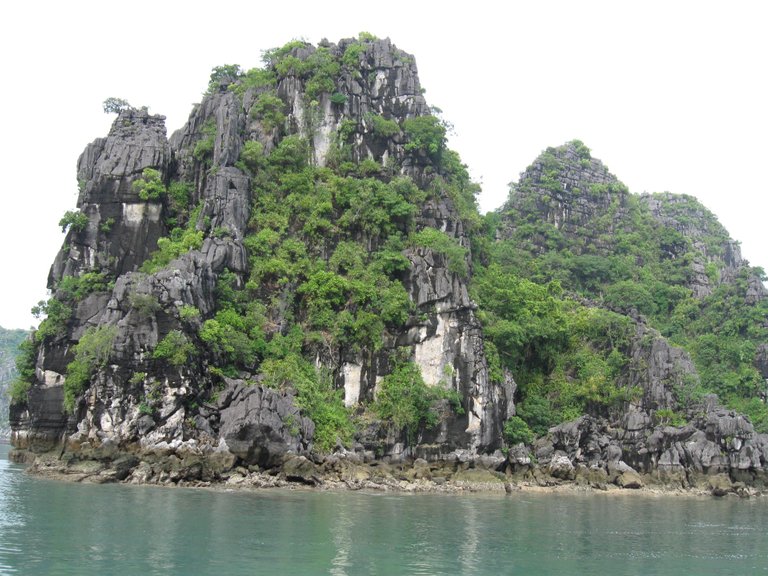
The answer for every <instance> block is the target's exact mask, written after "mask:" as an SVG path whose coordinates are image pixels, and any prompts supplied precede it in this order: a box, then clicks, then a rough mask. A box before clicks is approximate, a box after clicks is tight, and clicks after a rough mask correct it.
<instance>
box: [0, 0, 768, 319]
mask: <svg viewBox="0 0 768 576" xmlns="http://www.w3.org/2000/svg"><path fill="white" fill-rule="evenodd" d="M767 16H768V3H765V2H761V1H751V2H748V1H739V0H731V1H729V2H723V1H718V2H710V1H695V2H694V1H675V2H673V1H671V0H665V1H655V0H646V1H643V2H629V1H626V2H617V1H616V0H609V1H592V0H585V1H578V2H577V1H573V0H562V1H549V2H546V1H539V2H534V1H529V2H509V1H508V2H498V1H494V2H490V1H489V2H486V1H481V0H475V1H474V2H466V3H451V2H446V1H440V2H427V1H421V2H419V1H415V0H409V1H401V0H387V1H385V2H377V3H368V2H360V1H359V0H357V1H347V0H334V1H333V2H318V1H316V0H315V1H303V0H294V1H293V2H270V3H266V2H253V1H251V2H245V1H241V2H236V1H231V0H218V1H217V2H214V3H205V4H202V3H198V2H171V1H161V0H154V1H151V2H150V1H146V0H134V1H131V2H119V3H115V2H104V1H98V2H97V1H82V0H81V1H78V0H70V1H68V2H61V1H56V2H54V1H34V0H25V1H24V2H21V1H19V2H4V3H2V7H1V8H0V59H1V60H0V62H1V63H2V74H3V82H2V89H0V110H2V112H3V119H2V128H3V130H2V132H3V133H2V137H0V159H1V161H2V184H3V186H4V194H3V195H2V201H1V202H2V203H1V204H0V206H1V209H0V250H2V252H1V254H2V271H3V272H2V280H0V326H3V327H5V328H17V327H20V328H27V327H29V326H30V325H32V324H34V323H35V321H34V319H33V318H32V317H31V316H30V315H29V309H30V307H31V306H32V305H34V304H35V303H36V302H37V301H38V300H40V299H42V298H44V297H45V296H46V291H45V284H46V278H47V274H48V269H49V267H50V265H51V263H52V262H53V258H54V256H55V254H56V252H57V250H58V249H59V247H60V246H61V243H62V241H63V236H62V234H61V232H60V229H59V228H58V227H57V222H58V220H59V218H60V217H61V215H62V214H63V213H64V212H65V211H66V210H68V209H72V208H74V206H75V202H76V199H77V184H76V175H75V166H76V161H77V157H78V156H79V154H80V153H81V152H82V150H83V148H84V147H85V145H86V144H87V143H88V142H90V141H92V140H93V139H95V138H97V137H100V136H105V135H106V134H107V131H108V130H109V126H110V124H111V121H112V119H113V117H112V116H108V115H106V114H104V113H103V112H102V110H101V103H102V101H103V100H104V99H105V98H107V97H108V96H116V97H120V98H125V99H126V100H128V101H129V102H131V104H133V105H134V106H144V105H146V106H149V108H150V111H151V112H153V113H157V114H164V115H166V116H167V117H168V120H167V127H168V133H169V135H170V133H171V132H173V131H174V130H176V129H178V128H179V127H181V125H182V124H183V122H184V121H185V119H186V117H187V115H188V114H189V112H190V110H191V106H192V104H193V103H194V102H197V101H199V100H200V95H201V93H202V92H203V90H204V89H205V87H206V84H207V81H208V76H209V74H210V70H211V68H212V67H214V66H217V65H220V64H232V63H236V64H240V65H241V66H243V68H246V69H247V68H250V67H253V66H259V65H260V64H261V62H260V55H261V51H262V50H264V49H266V48H271V47H275V46H281V45H283V44H284V43H286V42H287V41H289V40H291V39H293V38H304V39H306V40H309V41H310V42H313V43H317V42H318V41H320V40H321V39H322V38H328V39H329V40H330V41H332V42H337V41H338V40H339V39H341V38H345V37H351V36H357V34H358V33H359V32H360V31H368V32H371V33H373V34H376V35H377V36H379V37H387V36H388V37H390V38H391V39H392V41H393V42H394V43H395V44H396V45H397V46H398V47H399V48H401V49H403V50H405V51H406V52H409V53H411V54H413V55H414V56H415V57H416V61H417V64H418V67H419V74H420V78H421V82H422V85H423V86H424V88H426V90H427V92H426V97H427V100H428V102H429V103H430V104H431V105H434V106H438V107H440V108H441V109H442V110H443V116H444V117H445V118H446V119H447V120H449V121H450V122H452V123H453V124H454V126H455V131H456V134H455V135H453V136H452V137H451V142H450V144H451V146H452V147H453V148H454V149H456V150H457V151H458V152H459V153H460V154H461V156H462V158H463V160H464V162H465V163H467V164H468V165H469V168H470V172H471V173H472V174H473V176H474V177H475V178H476V179H477V180H478V181H480V182H481V183H482V185H483V193H482V196H481V197H480V205H481V209H482V210H483V211H487V210H491V209H494V208H496V207H498V206H500V205H501V204H502V203H503V201H504V200H505V198H506V196H507V183H508V182H510V181H512V180H517V178H518V176H519V174H520V172H522V171H523V170H524V169H525V168H526V166H528V164H530V163H531V162H532V161H533V160H534V159H535V158H536V156H538V154H539V153H540V152H541V151H542V150H544V149H545V148H546V147H547V146H558V145H560V144H562V143H564V142H566V141H568V140H571V139H574V138H578V139H580V140H582V141H583V142H584V143H585V144H586V145H587V146H589V147H590V148H591V149H592V154H593V156H595V157H597V158H600V159H601V160H603V162H604V163H605V164H606V165H607V166H608V167H609V168H610V170H611V171H612V172H613V173H614V174H616V175H617V176H618V177H619V178H620V179H621V180H622V181H623V182H624V183H625V184H627V185H628V186H629V188H630V190H632V191H633V192H643V191H648V192H654V191H664V190H668V191H670V192H676V193H685V194H691V195H694V196H696V197H698V198H699V199H700V200H701V201H702V202H703V203H704V204H705V205H706V206H707V207H708V208H709V209H710V210H712V211H713V212H715V214H717V215H718V217H719V218H720V221H721V222H722V223H723V224H724V225H725V226H726V228H727V229H728V230H729V231H730V233H731V235H732V236H733V237H734V238H736V239H737V240H740V241H741V242H742V251H743V253H744V256H745V257H746V258H747V259H749V260H750V262H751V263H752V264H754V265H758V266H762V267H763V268H768V249H767V248H766V245H765V242H764V234H763V230H764V229H765V226H766V222H765V220H766V216H767V215H768V210H766V208H767V207H768V200H766V198H767V197H768V190H767V188H768V185H767V184H766V178H765V175H764V174H763V172H764V170H765V166H766V158H767V157H768V154H766V153H767V152H768V146H766V135H768V111H767V110H768V108H767V107H768V78H767V77H766V57H767V56H768V33H766V30H765V24H766V22H768V18H767Z"/></svg>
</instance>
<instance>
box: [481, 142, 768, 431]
mask: <svg viewBox="0 0 768 576" xmlns="http://www.w3.org/2000/svg"><path fill="white" fill-rule="evenodd" d="M574 152H575V153H574ZM580 169H583V170H591V171H592V172H593V173H595V172H597V173H598V174H599V175H600V176H606V175H607V176H606V182H605V183H600V184H591V185H589V186H584V189H578V188H572V189H570V190H569V192H568V193H567V194H564V192H563V183H562V182H564V181H566V180H565V178H568V177H570V178H573V174H575V173H578V172H579V170H580ZM581 198H587V199H588V201H587V202H586V203H580V201H581V200H580V199H581ZM577 205H578V206H579V208H578V209H577V208H576V206H577ZM651 205H654V206H655V209H656V210H657V211H658V214H657V216H656V217H654V216H653V214H652V213H651V210H650V208H649V207H650V206H651ZM562 206H565V208H562ZM571 206H573V208H571ZM585 206H587V208H586V209H587V210H590V211H591V212H592V213H591V214H589V216H588V218H587V220H586V221H579V220H578V218H579V214H578V212H583V211H584V210H585V208H584V207H585ZM571 209H572V210H573V212H572V215H571V216H566V217H564V218H559V217H556V216H553V214H559V211H560V210H564V211H568V210H571ZM566 213H567V212H566ZM569 218H570V219H569ZM487 221H488V227H489V228H490V229H491V230H492V232H491V234H495V230H497V229H499V230H503V233H502V236H504V239H503V241H501V242H497V243H495V244H494V245H493V247H492V249H491V251H490V255H489V259H490V260H491V261H492V262H494V263H495V265H494V266H492V267H490V268H489V269H487V270H484V271H482V273H481V274H480V275H479V282H478V285H477V297H478V299H479V300H480V304H481V307H482V308H483V309H484V310H485V314H486V321H487V334H488V336H489V337H490V339H491V340H492V342H493V343H494V344H495V346H496V348H497V349H498V350H499V351H500V355H499V356H500V358H501V360H502V364H503V365H504V366H506V367H508V368H510V369H511V370H512V371H513V373H514V374H515V377H516V378H517V379H518V382H519V383H520V384H521V400H522V403H521V414H525V413H526V410H527V408H528V407H529V406H530V404H531V402H535V403H536V404H537V406H539V405H541V406H543V407H544V408H546V410H545V412H546V413H547V414H550V415H553V414H554V415H556V416H554V417H552V418H551V420H550V421H551V422H554V421H557V420H559V419H561V418H566V417H570V416H572V415H573V414H575V413H576V412H578V411H580V410H586V409H587V408H589V406H590V405H592V407H593V408H594V401H595V400H597V402H598V404H602V405H606V404H610V403H612V402H615V401H617V400H621V399H622V398H623V397H624V395H626V394H631V391H623V392H621V391H616V390H614V389H611V387H610V386H607V387H602V386H601V385H600V384H598V383H600V382H602V383H606V382H610V381H611V380H612V379H615V377H616V375H617V373H618V371H620V369H621V366H622V365H623V364H624V363H626V360H627V359H626V358H625V357H624V354H626V351H627V348H626V346H627V344H628V337H629V333H628V332H627V330H628V325H627V324H626V320H627V318H626V317H624V316H620V315H619V314H612V313H610V312H607V311H606V310H605V308H607V309H610V310H615V311H616V312H618V313H620V314H625V313H634V312H633V311H636V312H639V313H640V314H642V315H643V316H645V317H646V318H647V320H648V321H649V322H650V323H651V325H652V326H654V327H656V328H657V329H659V330H660V331H661V333H662V334H663V335H664V336H666V337H668V338H669V339H671V341H672V342H673V343H674V344H676V345H679V346H682V347H683V348H685V349H686V350H688V351H689V352H690V353H691V354H692V357H693V359H694V361H695V363H696V367H697V369H698V372H699V375H700V387H699V388H698V390H697V391H695V392H694V393H695V394H701V393H703V392H707V391H709V392H715V393H717V394H718V395H719V396H720V397H721V399H723V400H724V401H726V402H727V403H728V404H729V405H731V406H732V407H735V408H738V409H740V410H743V411H745V412H746V413H748V414H749V415H750V416H751V417H752V420H753V422H754V424H755V425H756V426H757V427H758V429H760V430H764V431H768V424H766V422H768V418H767V416H768V410H766V406H765V403H764V402H762V401H760V400H759V398H758V395H759V393H761V392H764V387H765V382H764V380H763V379H762V377H761V376H760V374H759V373H758V371H757V369H756V367H755V354H756V351H757V347H758V345H759V344H760V343H764V342H766V341H767V340H768V327H767V324H766V322H765V319H766V317H768V301H767V300H765V299H764V300H761V301H748V298H747V297H746V294H747V290H748V286H749V282H750V278H761V279H762V280H765V278H764V274H763V272H762V270H760V269H758V268H750V267H749V266H743V267H741V268H739V269H738V270H737V276H736V277H735V278H732V279H727V281H722V280H723V279H722V276H723V274H724V273H725V271H726V268H727V266H728V264H727V262H728V259H727V258H726V252H727V251H728V250H729V243H730V242H731V241H730V239H729V237H728V234H727V233H726V231H725V230H724V229H723V228H722V226H721V225H720V224H719V223H718V222H717V220H716V219H715V217H714V215H712V214H711V213H710V212H709V211H708V210H706V209H705V208H704V207H703V206H701V205H700V204H699V203H698V202H697V201H696V200H695V199H694V198H691V197H689V196H673V195H670V194H666V193H665V194H657V195H653V196H645V197H640V196H636V195H632V194H629V192H628V191H627V189H626V187H624V186H623V185H622V184H621V183H620V182H618V181H617V180H615V179H612V177H610V175H608V174H607V171H606V170H605V169H604V167H602V165H600V164H599V163H596V161H594V160H592V159H591V156H590V153H589V150H588V149H587V148H586V147H585V146H584V145H583V144H582V143H580V142H578V141H577V142H574V143H569V144H568V145H566V146H563V147H560V148H556V149H555V148H550V149H548V150H547V151H545V152H544V153H543V154H542V156H541V157H540V158H539V159H538V160H537V162H536V163H535V164H534V166H533V167H532V168H530V169H529V171H528V172H526V173H525V174H524V175H523V178H522V179H521V181H520V183H518V184H517V185H515V186H513V188H512V190H511V192H510V198H509V200H508V202H507V204H506V205H505V206H504V207H503V208H502V209H501V210H500V211H499V212H497V213H494V214H490V215H488V216H487ZM699 263H704V264H699ZM695 265H703V266H704V268H705V271H706V276H707V278H706V286H708V287H709V289H708V291H710V292H711V293H708V294H707V293H706V291H707V290H705V293H704V294H702V293H701V290H702V289H701V288H700V286H701V284H702V282H705V281H704V280H702V279H701V278H700V277H697V276H696V269H695ZM504 274H506V275H507V276H506V278H504V276H503V275H504ZM499 275H502V276H501V278H503V279H502V280H499V279H498V278H499V277H500V276H499ZM523 278H524V279H525V280H523ZM697 284H698V285H699V294H698V295H697V294H696V292H695V290H694V287H695V286H696V285H697ZM499 286H503V287H504V288H505V289H506V290H507V294H505V297H504V298H499V297H498V294H497V293H496V291H497V290H498V289H499V288H498V287H499ZM561 287H562V290H563V291H564V292H563V293H564V294H570V295H573V296H577V298H576V299H574V298H573V297H567V298H564V297H563V296H562V295H561V293H560V290H561ZM521 292H522V293H521ZM543 295H547V298H544V296H543ZM577 301H583V302H591V303H592V304H590V306H589V307H588V308H587V307H585V306H584V305H582V304H577ZM502 303H503V304H504V305H505V307H502V306H501V304H502ZM515 303H519V304H518V307H516V306H515ZM594 306H600V307H602V308H595V307H594ZM589 314H596V315H599V316H601V319H600V321H597V322H596V321H595V320H589V321H586V322H580V321H578V320H577V319H578V318H579V316H582V317H583V316H584V315H589ZM609 317H610V318H612V320H611V321H610V322H609ZM622 319H623V320H622ZM606 322H608V324H610V325H611V326H612V327H613V328H611V329H606V328H607V326H606V325H605V323H606ZM579 326H582V327H589V334H584V333H583V332H582V331H581V330H580V329H579ZM620 326H621V328H620V329H619V327H620ZM576 350H580V351H579V352H576ZM585 378H586V380H585ZM566 382H567V386H565V388H564V387H563V384H564V383H566ZM585 382H591V384H589V385H588V388H589V389H592V390H593V391H595V392H596V395H595V394H593V395H592V399H591V400H587V398H588V396H589V395H588V394H585V393H584V392H583V391H582V392H578V391H579V390H583V387H584V385H585ZM564 389H566V390H568V395H570V396H569V397H570V398H571V400H568V401H566V402H563V401H562V400H561V398H562V397H563V390H564ZM542 394H543V396H544V397H545V399H546V400H547V402H546V405H544V404H542V403H541V402H540V398H541V396H542ZM571 394H572V395H571ZM537 412H540V410H537ZM539 419H540V418H539V417H538V416H536V417H535V418H534V417H533V416H529V417H528V421H529V422H533V421H534V420H539ZM544 420H546V418H545V419H544ZM543 430H544V427H543V426H542V427H539V429H538V430H537V433H542V432H543Z"/></svg>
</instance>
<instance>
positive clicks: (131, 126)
mask: <svg viewBox="0 0 768 576" xmlns="http://www.w3.org/2000/svg"><path fill="white" fill-rule="evenodd" d="M170 159H171V150H170V147H169V145H168V141H167V139H166V136H165V117H164V116H153V115H151V114H149V113H148V112H147V110H146V109H142V110H134V109H129V110H125V111H123V112H121V113H120V114H119V116H118V118H117V119H116V120H115V122H114V124H113V125H112V129H111V130H110V132H109V135H108V136H107V137H106V138H98V139H96V140H95V141H93V142H92V143H91V144H89V145H88V146H87V147H86V149H85V151H84V152H83V153H82V155H81V156H80V159H79V160H78V162H77V179H78V182H79V185H80V188H81V192H80V196H79V197H78V201H77V207H78V208H79V209H80V211H81V212H82V213H84V214H86V215H87V216H88V224H87V226H85V227H84V228H83V229H77V228H75V227H72V228H70V230H69V233H68V235H67V238H66V240H65V242H64V247H63V248H62V250H61V252H59V254H58V255H57V256H56V260H55V261H54V263H53V266H52V267H51V274H50V279H49V287H53V284H55V283H56V282H58V281H59V280H61V279H62V278H63V277H64V276H78V275H80V274H81V273H83V272H92V271H99V272H100V271H108V272H109V273H110V274H112V275H114V276H117V275H120V274H123V273H126V272H131V271H134V270H136V268H137V267H138V266H139V265H140V264H141V263H142V262H144V260H146V258H147V256H148V255H149V253H150V252H151V251H152V250H153V249H154V247H155V246H156V244H157V239H158V238H160V237H161V236H164V235H165V234H166V233H167V229H166V227H165V225H164V223H163V222H162V220H161V218H160V215H161V209H162V206H161V204H160V203H157V202H154V203H153V202H146V201H143V200H141V199H140V198H139V194H138V192H137V191H136V190H135V189H134V188H133V186H132V185H133V183H134V182H135V181H136V180H137V179H139V178H141V176H142V172H143V171H144V170H145V169H147V168H152V169H156V170H159V171H160V172H161V173H163V174H166V173H167V169H168V164H169V162H170Z"/></svg>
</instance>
